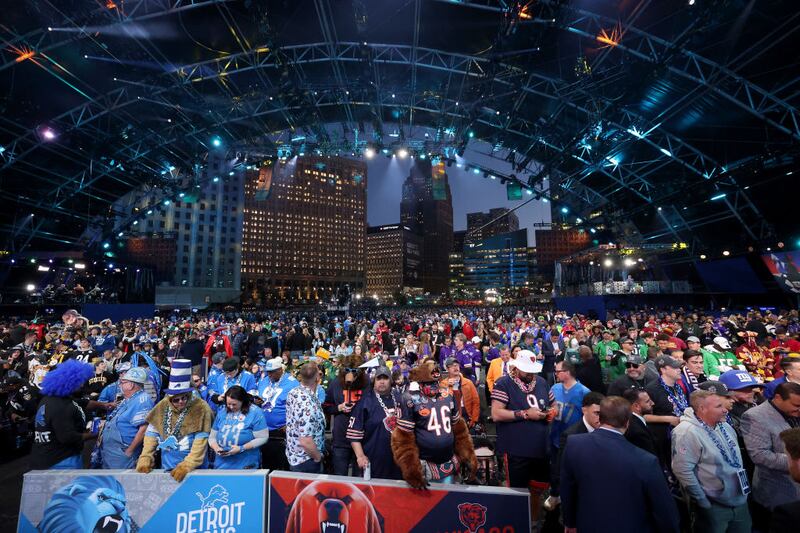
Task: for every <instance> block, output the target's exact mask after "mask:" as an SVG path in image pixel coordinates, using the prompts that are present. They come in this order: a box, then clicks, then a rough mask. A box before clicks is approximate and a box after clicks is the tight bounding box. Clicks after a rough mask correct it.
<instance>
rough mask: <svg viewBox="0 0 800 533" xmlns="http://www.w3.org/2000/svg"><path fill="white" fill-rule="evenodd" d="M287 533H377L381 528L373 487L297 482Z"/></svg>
mask: <svg viewBox="0 0 800 533" xmlns="http://www.w3.org/2000/svg"><path fill="white" fill-rule="evenodd" d="M295 491H296V492H297V497H296V498H295V500H294V502H292V507H291V509H290V511H289V517H288V520H287V524H286V531H287V533H303V532H306V531H319V532H320V533H350V532H351V531H353V532H354V533H355V532H358V533H380V531H381V530H382V528H381V527H380V522H379V519H378V515H377V513H376V512H375V508H374V507H373V505H372V502H371V501H370V500H371V499H373V498H374V496H375V494H374V492H373V490H372V487H370V486H368V485H365V486H361V487H357V486H356V485H354V484H352V483H330V482H326V481H314V482H312V481H310V480H298V481H297V483H296V485H295Z"/></svg>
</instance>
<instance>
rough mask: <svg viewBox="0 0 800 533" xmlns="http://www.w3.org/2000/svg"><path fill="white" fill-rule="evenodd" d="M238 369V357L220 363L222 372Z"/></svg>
mask: <svg viewBox="0 0 800 533" xmlns="http://www.w3.org/2000/svg"><path fill="white" fill-rule="evenodd" d="M238 369H239V358H238V357H231V358H229V359H225V361H224V362H223V363H222V370H223V371H225V372H233V371H234V370H238Z"/></svg>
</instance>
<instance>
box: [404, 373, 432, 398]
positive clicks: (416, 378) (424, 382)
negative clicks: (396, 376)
mask: <svg viewBox="0 0 800 533" xmlns="http://www.w3.org/2000/svg"><path fill="white" fill-rule="evenodd" d="M408 380H409V381H411V382H417V383H419V391H420V392H421V393H422V394H424V395H425V396H427V397H428V398H435V397H436V396H438V395H439V381H438V380H437V379H436V377H435V376H434V375H433V367H432V365H419V366H416V367H414V368H412V369H411V373H410V374H409V375H408Z"/></svg>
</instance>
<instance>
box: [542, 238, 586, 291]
mask: <svg viewBox="0 0 800 533" xmlns="http://www.w3.org/2000/svg"><path fill="white" fill-rule="evenodd" d="M535 235H536V263H537V269H538V273H539V275H541V276H543V277H544V278H545V279H550V280H552V278H553V274H554V268H555V262H556V261H558V260H559V259H561V258H562V257H564V256H567V255H570V254H574V253H575V252H579V251H580V250H583V249H584V248H587V247H589V246H590V245H591V242H592V240H591V239H590V238H589V234H588V233H587V232H585V231H584V230H582V229H580V230H578V229H537V230H536V233H535Z"/></svg>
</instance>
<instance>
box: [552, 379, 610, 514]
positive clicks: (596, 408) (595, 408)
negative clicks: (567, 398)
mask: <svg viewBox="0 0 800 533" xmlns="http://www.w3.org/2000/svg"><path fill="white" fill-rule="evenodd" d="M604 398H605V396H603V395H602V394H600V393H599V392H590V393H588V394H586V396H584V397H583V401H582V403H581V411H582V412H583V418H581V419H580V420H578V421H577V422H575V423H574V424H572V425H571V426H570V427H568V428H567V429H565V430H564V431H563V432H562V433H561V435H560V437H559V440H558V443H559V444H558V451H557V453H556V457H555V464H554V465H553V466H552V470H551V472H550V496H548V497H547V499H546V500H545V501H544V508H545V509H547V510H548V511H552V510H553V509H555V508H556V507H557V506H558V504H559V503H560V502H561V498H560V497H559V495H558V494H559V486H560V483H559V478H560V477H561V459H562V457H563V456H564V447H566V445H567V437H571V436H572V435H582V434H584V433H591V432H592V431H594V430H595V429H597V428H598V427H600V402H602V401H603V399H604Z"/></svg>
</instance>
